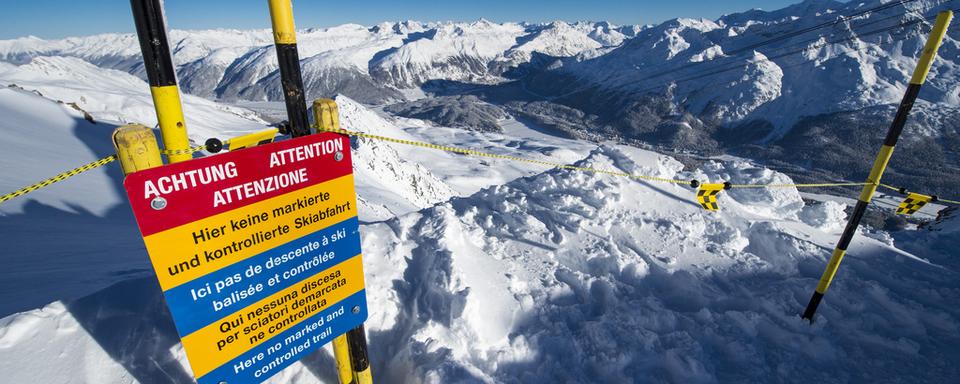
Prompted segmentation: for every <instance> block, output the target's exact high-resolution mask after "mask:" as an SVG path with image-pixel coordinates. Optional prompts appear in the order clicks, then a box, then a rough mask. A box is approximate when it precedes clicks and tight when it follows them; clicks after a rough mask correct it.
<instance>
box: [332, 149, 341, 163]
mask: <svg viewBox="0 0 960 384" xmlns="http://www.w3.org/2000/svg"><path fill="white" fill-rule="evenodd" d="M333 159H334V160H336V161H340V160H343V152H340V151H337V153H334V154H333Z"/></svg>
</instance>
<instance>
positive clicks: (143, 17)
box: [130, 0, 193, 163]
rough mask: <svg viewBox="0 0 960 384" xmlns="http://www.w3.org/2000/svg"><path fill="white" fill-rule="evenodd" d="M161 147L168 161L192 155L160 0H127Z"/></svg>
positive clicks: (178, 160)
mask: <svg viewBox="0 0 960 384" xmlns="http://www.w3.org/2000/svg"><path fill="white" fill-rule="evenodd" d="M130 6H131V8H132V9H133V21H134V24H136V27H137V37H138V39H139V40H140V50H141V52H143V64H144V69H145V70H146V72H147V79H148V81H149V82H150V93H151V95H152V96H153V105H154V108H156V110H157V121H158V123H159V125H160V135H161V137H162V138H163V147H164V149H165V151H164V152H165V153H166V154H167V156H168V158H169V159H170V162H171V163H179V162H181V161H187V160H190V159H193V154H192V153H191V151H190V139H188V138H187V124H186V123H185V122H184V118H183V106H182V105H181V102H180V89H179V88H177V75H176V72H175V71H174V66H173V57H172V56H171V54H170V45H169V43H168V42H167V25H166V23H165V22H164V18H163V3H162V2H161V0H130Z"/></svg>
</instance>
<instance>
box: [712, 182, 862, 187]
mask: <svg viewBox="0 0 960 384" xmlns="http://www.w3.org/2000/svg"><path fill="white" fill-rule="evenodd" d="M864 185H867V183H820V184H731V185H730V188H823V187H862V186H864Z"/></svg>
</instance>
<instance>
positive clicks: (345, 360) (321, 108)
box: [313, 99, 373, 384]
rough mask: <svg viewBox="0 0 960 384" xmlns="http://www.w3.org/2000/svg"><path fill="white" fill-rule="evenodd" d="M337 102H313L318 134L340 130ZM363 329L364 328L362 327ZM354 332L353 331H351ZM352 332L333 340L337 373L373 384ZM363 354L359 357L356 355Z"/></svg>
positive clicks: (346, 381) (352, 382) (345, 380)
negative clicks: (355, 344) (361, 368)
mask: <svg viewBox="0 0 960 384" xmlns="http://www.w3.org/2000/svg"><path fill="white" fill-rule="evenodd" d="M338 112H339V109H338V108H337V102H336V101H334V100H332V99H317V100H314V101H313V120H314V121H316V123H317V132H326V131H332V130H339V129H340V116H339V114H338ZM361 327H362V326H361ZM350 332H353V331H350ZM350 332H348V333H347V334H345V335H341V336H340V337H337V338H336V339H334V340H333V357H334V358H335V359H336V360H337V373H338V375H339V377H340V383H341V384H358V383H365V384H370V383H372V382H373V381H372V378H371V377H370V364H369V363H368V362H367V354H366V350H367V348H366V339H365V338H366V336H365V335H364V339H363V340H362V341H363V349H362V350H354V349H353V344H354V343H355V340H352V339H353V338H355V337H356V335H353V336H351V335H350ZM357 354H362V356H360V357H357V356H355V355H357ZM356 362H359V363H361V364H363V365H361V366H362V367H366V369H363V370H361V371H359V372H358V371H357V370H356V369H355V368H356V367H358V366H357V365H355V363H356Z"/></svg>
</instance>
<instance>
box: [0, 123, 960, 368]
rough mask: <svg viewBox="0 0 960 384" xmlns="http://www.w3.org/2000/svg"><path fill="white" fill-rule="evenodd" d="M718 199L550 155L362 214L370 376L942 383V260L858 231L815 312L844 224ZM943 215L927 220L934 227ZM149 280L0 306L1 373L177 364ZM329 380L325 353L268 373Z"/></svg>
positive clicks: (950, 349)
mask: <svg viewBox="0 0 960 384" xmlns="http://www.w3.org/2000/svg"><path fill="white" fill-rule="evenodd" d="M346 105H348V108H347V109H350V108H353V107H349V105H350V104H346ZM347 114H350V112H348V113H347ZM354 122H356V121H354ZM395 134H396V133H395ZM361 145H363V143H361ZM371 149H372V150H373V151H376V152H380V151H381V150H383V148H372V147H371ZM358 158H359V157H358ZM576 164H577V165H579V166H591V167H600V168H604V169H614V170H621V171H625V172H633V173H642V174H649V175H657V176H660V177H676V178H684V179H685V178H691V177H707V176H709V177H721V176H724V177H729V178H730V180H731V181H733V182H736V183H751V182H789V181H790V180H789V178H787V177H785V176H783V175H782V174H778V173H775V172H771V171H769V170H765V169H762V168H757V167H755V166H751V165H749V164H747V163H744V162H710V163H707V166H706V167H705V168H704V169H703V170H699V171H694V172H692V173H690V172H684V171H682V169H683V166H682V165H681V164H680V163H679V162H677V161H675V160H673V159H671V158H669V157H665V156H661V155H656V154H653V153H650V152H646V151H642V150H637V149H633V148H629V147H624V146H607V145H604V146H601V147H598V148H597V149H596V150H594V151H592V152H591V153H590V154H589V157H588V158H587V159H585V160H583V161H580V162H577V163H576ZM720 202H721V206H722V207H723V210H722V211H720V212H718V213H706V212H704V211H702V210H701V209H700V208H699V207H698V206H697V205H696V204H695V203H693V201H692V191H691V190H690V189H689V188H688V187H686V186H682V185H661V184H649V183H646V182H638V181H634V180H630V179H624V178H613V177H609V176H598V175H591V174H586V173H578V172H570V171H567V170H551V171H547V172H544V173H542V174H538V175H534V176H529V177H525V178H521V179H518V180H515V181H512V182H509V183H506V184H503V185H497V186H492V187H489V188H486V189H483V190H481V191H479V192H477V193H475V194H473V195H471V196H467V197H461V198H453V199H452V200H450V201H448V202H444V203H440V204H438V205H436V206H433V207H431V208H427V209H424V210H421V211H419V212H413V213H410V214H406V215H401V216H398V217H396V218H394V219H391V220H387V221H384V222H380V223H375V224H366V225H364V226H362V228H361V233H362V234H363V248H364V264H365V272H366V281H367V294H368V300H369V302H370V305H371V307H372V309H371V316H370V319H369V320H368V322H367V329H368V331H369V346H370V357H371V361H372V363H373V372H374V375H375V378H376V379H377V380H378V381H387V382H504V383H509V382H520V381H523V382H756V383H761V382H763V383H765V382H770V381H794V380H795V379H797V378H804V379H805V380H815V381H818V382H849V381H922V382H927V381H932V382H948V381H949V380H950V379H951V378H952V377H955V376H956V375H957V374H958V371H957V368H956V367H955V366H954V365H953V364H951V363H950V362H952V361H955V360H956V359H957V358H958V357H960V351H958V350H957V348H956V347H955V346H956V345H957V344H956V343H957V342H960V324H958V315H960V313H958V310H957V308H958V306H957V304H958V302H957V298H956V296H955V295H952V294H951V292H953V291H954V290H956V289H957V288H958V286H957V283H956V281H957V277H958V276H957V272H956V271H955V270H954V267H955V266H956V264H955V263H952V264H946V265H943V264H941V265H937V264H931V262H932V263H937V260H943V261H946V259H944V258H943V257H944V256H937V255H940V254H939V253H934V254H930V257H931V259H930V260H929V261H927V260H922V259H919V258H917V257H916V256H914V255H912V254H909V253H906V252H904V251H901V250H898V249H895V248H893V247H891V246H889V245H887V244H885V243H883V242H880V241H877V240H874V239H873V237H878V236H874V235H871V236H862V235H861V236H858V237H856V238H855V241H854V242H853V244H852V246H851V250H852V251H851V255H850V256H848V259H847V260H848V261H847V262H846V263H845V264H844V268H843V269H842V272H841V276H842V277H841V278H839V279H838V280H837V281H836V282H835V284H834V287H833V289H831V292H830V296H829V297H828V300H827V301H826V302H825V304H824V306H823V307H822V311H821V315H822V316H821V317H819V318H818V322H817V323H816V324H814V325H813V326H811V325H809V324H808V323H806V322H805V321H803V320H801V319H800V318H799V317H798V316H797V313H798V311H799V310H800V309H801V308H802V305H803V304H804V303H805V302H806V299H807V298H808V296H809V294H810V292H811V289H812V287H813V286H814V285H815V283H816V280H817V279H818V278H819V273H820V271H821V270H822V267H823V264H824V262H825V259H826V257H827V256H828V254H829V249H830V247H831V246H832V243H833V241H835V239H836V236H838V235H839V233H838V232H836V231H835V230H833V229H829V230H830V231H831V232H822V231H821V230H820V229H816V228H813V227H810V226H808V225H807V224H805V223H803V222H801V221H799V220H798V219H797V215H798V213H799V212H801V210H802V209H803V206H804V204H803V202H802V201H801V200H800V198H799V195H798V194H797V193H796V191H795V190H794V191H790V190H787V191H779V192H777V191H774V192H757V193H753V192H751V193H738V192H733V193H725V194H723V195H722V196H721V200H720ZM952 224H953V223H952V221H951V222H945V223H944V224H940V226H939V227H937V230H940V231H941V232H940V233H944V236H948V235H947V234H948V233H953V232H951V231H952V230H951V229H945V228H953V227H954V226H953V225H952ZM924 233H925V232H923V231H916V234H915V236H917V238H920V236H923V234H924ZM911 236H914V235H911ZM879 237H882V236H879ZM940 239H943V240H946V241H950V240H948V239H952V237H940ZM943 240H933V241H934V242H937V241H943ZM914 241H916V240H914ZM927 244H931V243H927ZM936 244H941V245H934V246H932V249H936V250H942V249H946V248H943V247H944V246H949V245H948V244H950V243H949V242H948V243H942V242H941V243H936ZM922 247H923V246H920V247H918V250H916V251H915V252H918V253H917V255H923V254H925V253H923V252H925V251H924V250H923V249H922ZM938 252H939V251H938ZM149 279H150V278H149V277H144V278H143V279H139V280H130V281H127V282H125V283H121V284H118V285H116V286H113V287H110V288H108V289H105V290H103V291H101V292H99V293H97V294H95V295H93V296H90V297H87V298H84V299H80V300H74V301H68V302H66V303H55V304H51V305H49V306H47V307H45V308H43V309H40V310H35V311H30V312H25V313H22V314H17V315H14V316H10V317H7V318H6V319H3V320H0V357H2V359H0V370H2V371H3V372H5V374H6V377H7V378H8V379H10V380H13V381H15V382H20V381H23V380H27V379H30V380H34V381H41V382H84V381H90V380H95V381H108V382H109V381H127V380H130V381H139V382H153V381H157V380H163V381H169V382H175V383H180V382H187V381H189V371H188V370H187V369H186V367H185V362H186V359H185V356H184V355H183V352H182V348H181V347H180V345H179V344H178V343H177V342H176V335H175V332H174V330H173V329H172V327H171V326H170V324H171V322H170V319H169V315H168V314H167V313H166V311H165V310H163V307H162V301H161V295H160V293H159V291H158V290H157V288H156V286H155V284H154V283H151V282H150V281H149ZM121 298H126V299H121ZM105 324H113V325H112V326H109V327H107V326H106V325H105ZM40 341H42V342H40ZM76 356H84V358H83V359H77V358H76ZM50 366H57V367H61V368H63V369H43V368H45V367H50ZM28 372H29V373H28ZM335 381H336V378H335V374H334V371H333V359H332V356H331V354H330V352H329V351H325V352H319V353H317V354H315V355H313V356H310V357H308V358H307V359H305V360H304V361H303V362H301V363H298V364H295V365H294V366H293V367H291V368H290V369H287V370H285V371H283V372H282V373H280V374H279V375H278V376H276V377H274V378H273V379H272V380H271V381H270V382H275V383H280V382H291V383H307V382H327V383H333V382H335Z"/></svg>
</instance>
